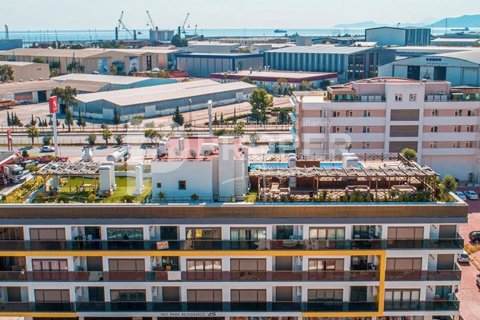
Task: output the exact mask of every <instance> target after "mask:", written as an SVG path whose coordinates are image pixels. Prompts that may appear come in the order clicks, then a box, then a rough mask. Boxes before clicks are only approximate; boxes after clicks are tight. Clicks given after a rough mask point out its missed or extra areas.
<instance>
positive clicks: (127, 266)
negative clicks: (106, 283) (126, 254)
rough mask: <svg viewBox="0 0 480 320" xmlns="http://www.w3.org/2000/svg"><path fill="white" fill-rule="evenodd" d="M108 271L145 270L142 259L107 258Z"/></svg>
mask: <svg viewBox="0 0 480 320" xmlns="http://www.w3.org/2000/svg"><path fill="white" fill-rule="evenodd" d="M108 265H109V270H110V271H145V260H144V259H109V260H108Z"/></svg>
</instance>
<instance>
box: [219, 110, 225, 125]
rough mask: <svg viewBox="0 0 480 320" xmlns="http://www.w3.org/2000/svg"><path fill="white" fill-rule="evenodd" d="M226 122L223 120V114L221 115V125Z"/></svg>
mask: <svg viewBox="0 0 480 320" xmlns="http://www.w3.org/2000/svg"><path fill="white" fill-rule="evenodd" d="M224 123H225V120H223V112H222V113H220V124H224Z"/></svg>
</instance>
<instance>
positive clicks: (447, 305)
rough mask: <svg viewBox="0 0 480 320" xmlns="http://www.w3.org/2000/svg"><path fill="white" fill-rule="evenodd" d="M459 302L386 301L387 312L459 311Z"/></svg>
mask: <svg viewBox="0 0 480 320" xmlns="http://www.w3.org/2000/svg"><path fill="white" fill-rule="evenodd" d="M458 310H460V302H459V301H453V300H452V301H449V300H445V301H385V311H458Z"/></svg>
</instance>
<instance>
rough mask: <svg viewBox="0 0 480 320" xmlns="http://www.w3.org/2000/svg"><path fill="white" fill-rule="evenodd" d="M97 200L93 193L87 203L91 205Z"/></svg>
mask: <svg viewBox="0 0 480 320" xmlns="http://www.w3.org/2000/svg"><path fill="white" fill-rule="evenodd" d="M95 200H97V197H96V196H95V194H94V193H91V194H89V195H88V198H87V201H88V202H89V203H93V202H95Z"/></svg>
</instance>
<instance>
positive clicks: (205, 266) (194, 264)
mask: <svg viewBox="0 0 480 320" xmlns="http://www.w3.org/2000/svg"><path fill="white" fill-rule="evenodd" d="M187 271H222V260H220V259H205V260H204V259H188V260H187Z"/></svg>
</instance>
